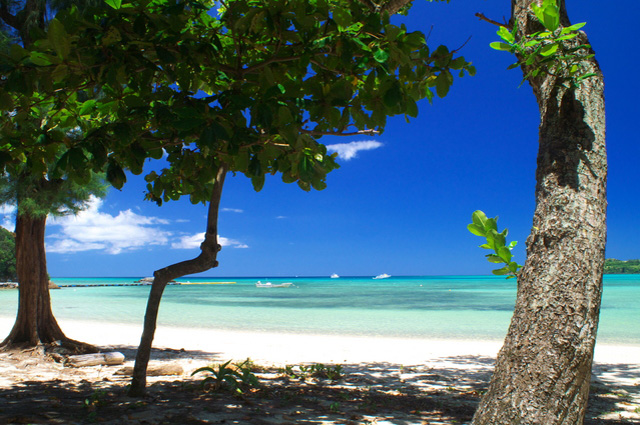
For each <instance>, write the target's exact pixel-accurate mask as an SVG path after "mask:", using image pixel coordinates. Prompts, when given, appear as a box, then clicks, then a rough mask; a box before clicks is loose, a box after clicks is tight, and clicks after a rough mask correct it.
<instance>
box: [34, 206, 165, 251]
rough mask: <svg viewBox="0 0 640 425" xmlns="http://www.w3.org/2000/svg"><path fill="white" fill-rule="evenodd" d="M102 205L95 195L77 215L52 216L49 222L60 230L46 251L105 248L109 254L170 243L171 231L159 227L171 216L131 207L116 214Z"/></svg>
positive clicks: (50, 239)
mask: <svg viewBox="0 0 640 425" xmlns="http://www.w3.org/2000/svg"><path fill="white" fill-rule="evenodd" d="M101 206H102V200H101V199H98V198H95V197H92V198H91V200H90V201H89V207H88V208H87V209H86V210H84V211H80V212H79V213H78V214H77V215H75V216H66V217H61V218H60V217H58V218H54V219H52V220H51V221H50V222H49V224H50V225H51V226H60V227H61V231H60V232H59V233H55V234H53V235H51V236H50V237H49V238H48V239H49V241H50V242H51V243H48V244H47V251H48V252H57V253H70V252H79V251H89V250H104V251H106V252H108V253H109V254H120V253H121V252H123V251H131V250H135V249H141V248H144V247H146V246H149V245H166V244H167V243H168V241H169V237H170V236H171V232H169V231H166V230H162V229H161V228H160V227H158V225H166V224H169V221H168V220H164V219H160V218H157V217H147V216H143V215H139V214H136V213H134V212H133V211H131V210H130V209H129V210H125V211H120V212H119V213H118V215H116V216H113V215H111V214H107V213H103V212H100V211H99V210H100V207H101Z"/></svg>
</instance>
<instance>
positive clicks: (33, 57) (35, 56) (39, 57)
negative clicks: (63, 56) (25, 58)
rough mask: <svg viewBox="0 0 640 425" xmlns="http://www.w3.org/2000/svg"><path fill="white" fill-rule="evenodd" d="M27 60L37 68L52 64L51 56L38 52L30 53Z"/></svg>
mask: <svg viewBox="0 0 640 425" xmlns="http://www.w3.org/2000/svg"><path fill="white" fill-rule="evenodd" d="M29 60H30V61H31V62H33V63H34V64H35V65H38V66H49V65H51V64H52V63H53V62H52V61H51V56H49V55H47V54H45V53H40V52H31V54H30V55H29Z"/></svg>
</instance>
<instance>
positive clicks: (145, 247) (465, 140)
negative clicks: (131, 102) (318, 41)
mask: <svg viewBox="0 0 640 425" xmlns="http://www.w3.org/2000/svg"><path fill="white" fill-rule="evenodd" d="M509 4H510V2H509V1H508V0H499V1H498V0H454V1H452V2H451V3H449V4H446V3H428V2H425V1H418V0H416V3H415V5H414V7H413V9H412V10H411V13H410V15H409V16H408V17H402V18H401V19H402V21H404V22H406V24H407V26H408V27H409V28H410V29H413V30H420V31H423V32H424V33H428V32H429V31H431V35H430V39H429V43H430V45H432V46H433V47H434V48H435V47H436V46H437V45H438V44H446V45H447V46H449V47H450V48H457V47H460V46H462V45H463V44H464V43H465V41H466V40H467V39H468V38H469V37H472V38H471V40H470V41H469V42H468V43H467V44H466V45H464V48H463V49H462V50H461V54H462V55H463V56H465V58H466V59H467V60H470V61H472V62H473V63H474V65H475V66H476V68H477V70H478V73H477V75H476V76H475V77H465V78H463V79H456V81H455V83H454V86H453V87H452V89H451V91H450V93H449V95H448V96H447V98H446V99H436V100H435V101H434V104H433V105H429V104H428V103H427V102H426V101H425V102H422V103H420V104H419V106H420V114H419V116H418V118H416V119H413V120H412V121H411V122H410V123H409V124H407V123H406V122H405V120H404V118H403V117H396V118H393V119H391V120H390V121H389V124H388V126H387V129H386V131H385V133H384V134H382V135H380V136H376V137H373V138H372V137H361V138H353V137H350V138H338V137H327V138H326V139H323V140H322V141H323V143H325V144H327V145H335V144H348V145H347V147H343V148H342V149H340V150H339V152H340V158H341V159H340V160H339V161H340V164H341V168H340V169H339V170H336V171H334V172H332V173H331V174H330V175H329V177H328V181H327V182H328V188H327V189H326V190H324V191H321V192H317V191H312V192H309V193H307V192H303V191H302V190H300V189H299V188H298V187H297V186H296V185H287V184H284V183H282V182H281V180H280V178H279V177H277V176H275V177H272V178H269V179H267V183H266V184H265V187H264V189H263V190H262V191H261V192H259V193H256V192H254V191H253V189H252V186H251V182H250V181H249V179H247V178H245V177H244V176H241V175H238V176H235V177H231V176H230V177H229V178H228V179H227V182H226V184H225V188H224V193H223V197H222V208H223V209H222V211H221V213H220V220H219V232H220V236H221V237H222V238H223V239H222V241H223V245H224V247H223V250H222V251H221V252H220V254H219V257H218V260H219V261H220V266H219V267H218V268H217V269H213V270H210V271H209V272H206V273H204V274H203V275H204V276H256V277H276V276H296V275H300V276H328V275H330V274H332V273H338V274H340V275H344V276H356V275H357V276H369V275H371V276H373V275H377V274H380V273H389V274H391V275H443V274H489V273H490V271H491V268H492V265H491V264H489V263H487V262H486V261H485V259H484V254H485V252H484V251H483V250H481V249H479V248H478V245H479V244H480V243H481V241H480V238H478V237H475V236H473V235H471V234H470V233H469V232H468V231H467V230H466V225H467V223H469V222H470V216H471V213H472V212H473V211H474V210H476V209H482V210H484V211H485V212H486V213H487V214H488V215H490V216H495V215H499V216H500V219H499V222H498V223H499V225H500V226H501V227H505V226H506V227H508V228H509V229H510V238H512V239H515V240H517V241H519V242H520V243H519V246H518V247H516V249H515V254H516V257H517V260H518V261H519V262H520V263H522V262H523V261H524V241H525V239H526V237H527V235H528V232H529V229H530V226H531V220H532V215H533V210H534V187H535V166H536V153H537V138H538V121H539V116H538V109H537V105H536V102H535V98H534V96H533V94H532V93H531V89H530V88H529V87H528V86H527V85H523V86H522V87H521V88H518V85H519V83H520V79H521V73H520V71H519V70H512V71H507V70H506V67H507V66H508V65H509V64H510V63H512V62H513V58H512V57H510V56H509V55H508V54H507V53H502V52H496V51H493V50H491V49H490V48H489V47H488V44H489V43H490V42H491V41H496V40H497V36H496V35H495V31H496V30H497V28H495V27H494V26H492V25H490V24H488V23H486V22H481V21H479V20H478V19H477V18H476V17H474V13H476V12H482V13H484V14H485V15H486V16H488V17H490V18H493V19H495V20H499V21H501V20H502V17H507V16H509V13H510V9H509V7H510V6H509ZM567 7H568V10H569V14H570V18H571V20H572V22H574V23H576V22H583V21H586V22H587V26H586V27H585V28H584V30H585V31H587V34H588V35H589V38H590V40H591V43H592V45H593V46H594V48H595V50H596V54H597V58H598V60H599V62H600V65H601V67H602V68H603V71H604V74H605V79H606V80H605V81H606V102H607V121H608V128H607V139H608V153H609V188H608V196H609V210H608V211H609V215H608V217H609V218H608V226H609V236H608V244H607V256H608V257H613V258H619V259H629V258H640V224H639V222H638V217H639V214H638V211H639V210H640V189H639V185H638V182H640V167H639V166H638V165H639V164H640V144H639V143H638V141H639V140H638V136H637V131H636V126H637V121H636V120H637V119H638V112H639V109H638V106H637V100H636V99H635V98H636V97H637V96H638V94H639V93H640V90H638V86H639V84H638V79H637V78H636V77H635V73H637V69H638V66H639V65H640V63H639V61H638V57H637V54H636V53H635V52H636V50H637V47H636V44H635V31H634V29H635V26H636V22H635V21H636V20H637V18H638V16H640V3H638V2H637V0H619V1H616V2H599V1H595V0H584V1H577V0H567ZM432 26H433V28H432ZM354 142H358V143H359V145H353V144H352V143H354ZM358 147H359V148H367V149H363V150H359V151H358V149H357V148H358ZM348 148H350V150H348ZM345 149H346V150H345ZM349 155H354V156H353V157H351V158H348V156H349ZM149 165H150V167H151V166H152V165H151V164H149ZM143 191H144V181H143V180H142V177H141V176H129V181H128V183H127V184H126V185H125V187H124V189H123V190H122V191H118V190H115V189H112V190H111V192H110V193H109V195H108V196H107V197H106V198H105V199H104V200H101V201H98V202H95V203H94V204H92V206H91V208H90V209H89V210H87V211H86V212H84V213H81V214H80V215H79V216H78V217H75V218H67V219H62V220H50V221H49V225H48V232H47V234H48V237H47V248H48V267H49V273H50V274H51V276H53V277H75V276H78V277H80V276H150V275H151V274H152V273H153V271H154V270H156V269H159V268H161V267H164V266H167V265H169V264H171V263H174V262H177V261H181V260H184V259H188V258H192V257H194V256H195V255H197V254H198V252H199V251H198V245H199V243H200V240H201V239H200V238H201V235H200V234H201V232H203V230H204V226H205V214H206V207H205V206H202V205H195V206H194V205H191V204H190V203H189V202H188V200H187V199H185V200H184V201H179V202H173V203H167V204H165V205H163V206H162V207H157V206H156V205H155V204H153V203H149V202H145V201H143V195H144V194H143ZM4 211H5V212H6V214H5V217H4V225H5V226H8V227H11V224H10V217H11V213H10V211H8V210H6V209H5V210H4Z"/></svg>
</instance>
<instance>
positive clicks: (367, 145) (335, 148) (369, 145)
mask: <svg viewBox="0 0 640 425" xmlns="http://www.w3.org/2000/svg"><path fill="white" fill-rule="evenodd" d="M381 146H382V143H380V142H377V141H375V140H364V141H361V142H351V143H337V144H335V145H327V150H328V151H332V152H338V157H339V158H340V159H344V160H345V161H349V160H350V159H353V158H357V157H358V152H360V151H370V150H372V149H378V148H379V147H381Z"/></svg>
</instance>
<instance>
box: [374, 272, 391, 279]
mask: <svg viewBox="0 0 640 425" xmlns="http://www.w3.org/2000/svg"><path fill="white" fill-rule="evenodd" d="M390 277H391V275H390V274H386V273H382V274H379V275H378V276H375V277H374V279H388V278H390Z"/></svg>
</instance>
